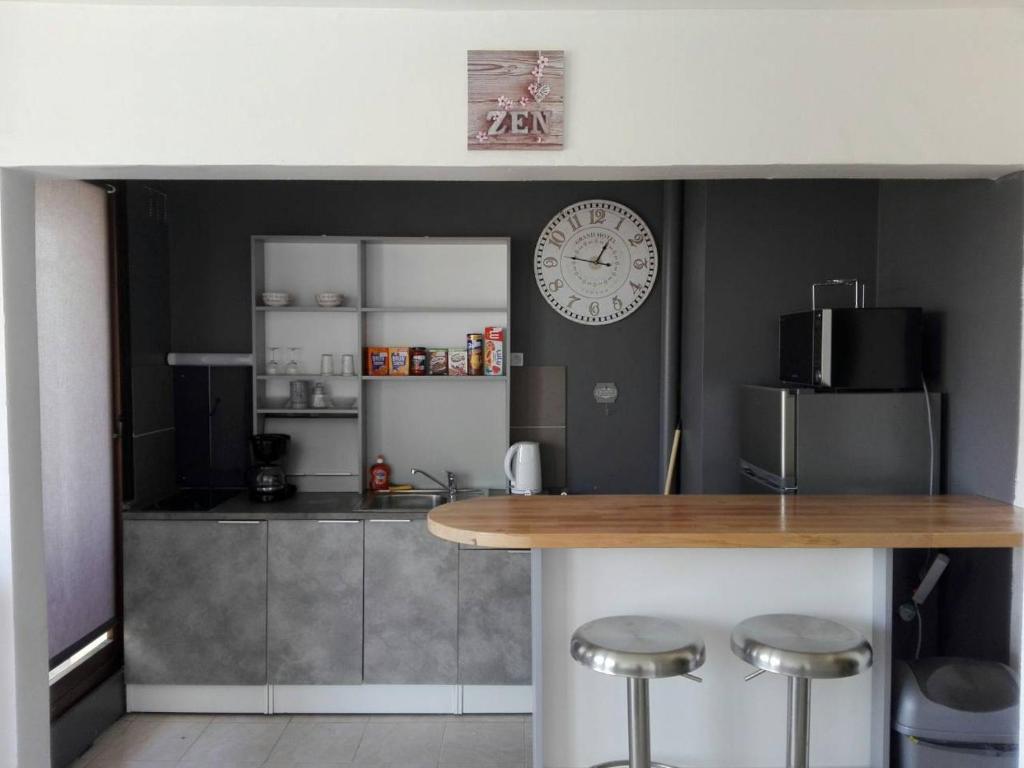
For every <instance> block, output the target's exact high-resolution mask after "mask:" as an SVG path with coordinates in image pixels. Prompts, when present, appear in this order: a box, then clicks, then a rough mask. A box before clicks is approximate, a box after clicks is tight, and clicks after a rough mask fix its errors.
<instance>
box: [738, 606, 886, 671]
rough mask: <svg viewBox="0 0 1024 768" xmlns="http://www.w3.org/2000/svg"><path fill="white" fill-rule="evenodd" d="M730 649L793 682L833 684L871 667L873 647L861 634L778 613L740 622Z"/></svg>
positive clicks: (810, 619) (824, 620)
mask: <svg viewBox="0 0 1024 768" xmlns="http://www.w3.org/2000/svg"><path fill="white" fill-rule="evenodd" d="M732 650H733V653H735V654H736V655H737V656H739V657H740V658H741V659H743V660H744V661H746V662H747V663H748V664H750V665H751V666H754V667H758V668H760V669H763V670H765V671H767V672H775V673H777V674H780V675H787V676H789V677H805V678H814V679H834V678H839V677H852V676H853V675H858V674H860V673H861V672H863V671H864V670H865V669H867V668H868V667H870V666H871V661H872V653H871V644H870V643H869V642H868V641H867V640H866V639H865V638H864V636H863V635H861V634H860V633H859V632H857V631H855V630H853V629H850V628H849V627H845V626H843V625H842V624H838V623H836V622H834V621H829V620H828V619H821V618H816V617H814V616H801V615H799V614H792V613H776V614H767V615H764V616H754V617H753V618H750V619H747V620H746V621H743V622H740V623H739V624H737V625H736V628H735V629H734V630H733V632H732Z"/></svg>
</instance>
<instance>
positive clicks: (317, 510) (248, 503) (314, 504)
mask: <svg viewBox="0 0 1024 768" xmlns="http://www.w3.org/2000/svg"><path fill="white" fill-rule="evenodd" d="M361 497H362V494H360V493H297V494H295V495H294V496H293V497H292V498H290V499H286V500H284V501H274V502H270V503H269V504H261V503H260V502H257V501H252V500H250V499H249V494H248V493H247V492H245V491H239V493H238V495H237V496H235V497H233V498H231V499H228V500H227V501H225V502H224V503H223V504H219V505H217V506H216V507H214V508H213V509H210V510H207V511H205V512H192V511H189V512H177V511H173V510H130V511H125V512H124V513H123V518H124V519H125V520H340V519H344V520H368V519H371V518H395V517H402V518H404V517H422V516H423V515H425V514H426V512H427V510H405V509H403V510H401V511H389V512H355V511H354V510H355V509H356V507H358V506H359V500H360V498H361Z"/></svg>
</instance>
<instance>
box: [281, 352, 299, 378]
mask: <svg viewBox="0 0 1024 768" xmlns="http://www.w3.org/2000/svg"><path fill="white" fill-rule="evenodd" d="M288 351H289V352H291V353H292V359H291V360H289V361H288V365H287V366H285V369H284V372H285V373H287V374H288V375H289V376H294V375H295V374H297V373H301V372H302V366H301V365H300V364H299V352H301V351H302V347H288Z"/></svg>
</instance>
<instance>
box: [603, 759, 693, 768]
mask: <svg viewBox="0 0 1024 768" xmlns="http://www.w3.org/2000/svg"><path fill="white" fill-rule="evenodd" d="M650 765H651V768H676V766H674V765H666V764H665V763H651V764H650ZM590 768H629V760H612V762H610V763H598V764H597V765H592V766H590Z"/></svg>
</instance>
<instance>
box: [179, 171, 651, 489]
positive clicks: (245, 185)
mask: <svg viewBox="0 0 1024 768" xmlns="http://www.w3.org/2000/svg"><path fill="white" fill-rule="evenodd" d="M161 189H163V190H165V191H166V192H167V194H168V196H169V201H168V211H169V219H170V254H171V267H170V268H171V317H172V347H173V350H174V351H177V352H195V351H209V352H240V351H247V350H248V349H249V344H250V341H249V332H250V331H249V324H250V305H251V301H252V298H251V296H250V295H249V290H250V288H249V237H250V236H251V235H254V234H265V235H267V234H292V235H316V234H332V235H382V236H398V235H408V236H415V235H452V236H471V235H476V236H484V235H493V236H510V237H511V238H512V284H511V287H512V335H513V338H514V350H513V351H517V352H523V353H525V362H526V364H527V365H529V366H565V367H566V369H567V371H566V399H567V413H566V423H567V430H566V431H567V436H566V443H567V447H566V455H567V460H566V464H567V466H566V475H567V482H568V487H569V488H570V489H571V490H573V491H577V492H603V493H616V492H618V493H623V492H653V491H656V490H657V489H658V486H659V477H658V476H659V474H660V473H659V470H658V466H657V464H658V461H657V456H658V408H657V403H658V376H657V371H658V354H659V338H660V335H659V334H660V330H659V317H660V310H661V301H662V296H661V290H662V287H661V282H662V281H659V286H658V288H657V289H656V290H655V292H654V293H653V294H652V295H651V297H650V298H649V299H648V300H647V302H646V303H645V304H644V305H643V306H642V307H641V308H640V310H638V311H637V312H636V313H635V314H634V315H632V316H631V317H629V318H627V319H626V320H624V321H622V322H619V323H615V324H613V325H610V326H605V327H603V328H587V327H584V326H580V325H577V324H575V323H571V322H569V321H567V320H565V319H563V318H561V317H560V316H559V315H557V314H555V312H554V311H553V310H551V309H550V308H549V307H548V306H547V304H546V303H545V302H544V300H543V298H542V297H541V295H540V293H539V292H538V291H537V289H536V286H535V284H534V279H533V271H532V256H533V249H534V246H535V243H536V238H537V235H538V234H539V232H540V230H541V228H542V227H543V226H544V224H546V223H547V221H548V219H550V218H551V216H553V215H554V214H555V213H556V212H557V211H558V210H559V209H561V208H562V207H564V206H566V205H568V204H570V203H573V202H576V201H578V200H582V199H585V198H591V197H602V198H609V199H612V200H616V201H618V202H621V203H624V204H625V205H628V206H630V207H632V208H633V209H634V210H636V211H637V212H638V213H639V214H640V215H641V216H642V217H643V218H644V219H645V220H646V221H647V223H648V225H649V226H650V227H651V230H652V232H653V233H654V235H655V239H656V240H658V241H659V245H660V234H661V223H662V222H661V219H662V191H661V189H662V187H661V184H660V183H659V182H637V183H622V182H618V183H561V182H505V183H440V182H438V183H433V182H359V183H352V182H302V183H299V182H215V183H212V182H211V183H208V182H170V183H161ZM598 381H614V382H616V383H617V384H618V387H619V400H618V402H617V403H616V404H615V406H613V407H612V408H611V409H610V410H609V412H608V413H606V412H605V409H604V407H603V406H598V405H597V404H595V403H594V401H593V395H592V390H593V387H594V384H595V383H596V382H598Z"/></svg>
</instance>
